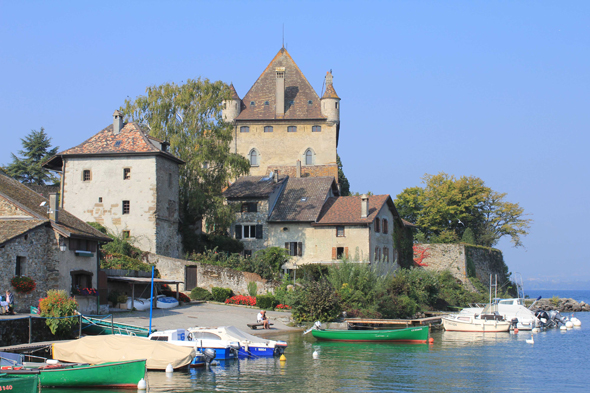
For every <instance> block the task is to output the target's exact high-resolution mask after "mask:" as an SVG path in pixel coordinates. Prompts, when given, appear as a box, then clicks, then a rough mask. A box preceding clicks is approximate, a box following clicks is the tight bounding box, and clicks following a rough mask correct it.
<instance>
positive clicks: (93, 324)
mask: <svg viewBox="0 0 590 393" xmlns="http://www.w3.org/2000/svg"><path fill="white" fill-rule="evenodd" d="M107 318H109V317H105V318H102V319H101V318H95V317H89V316H86V315H82V333H84V334H87V335H91V336H98V335H104V334H107V335H108V334H117V335H123V336H139V337H147V336H149V334H150V332H149V329H148V328H144V327H141V326H134V325H129V324H126V323H119V322H112V321H111V320H109V319H107ZM155 331H156V329H152V333H153V332H155Z"/></svg>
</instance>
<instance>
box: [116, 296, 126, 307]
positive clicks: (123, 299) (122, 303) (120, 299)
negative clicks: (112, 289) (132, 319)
mask: <svg viewBox="0 0 590 393" xmlns="http://www.w3.org/2000/svg"><path fill="white" fill-rule="evenodd" d="M117 303H119V308H120V309H121V310H127V295H125V294H122V295H119V297H117Z"/></svg>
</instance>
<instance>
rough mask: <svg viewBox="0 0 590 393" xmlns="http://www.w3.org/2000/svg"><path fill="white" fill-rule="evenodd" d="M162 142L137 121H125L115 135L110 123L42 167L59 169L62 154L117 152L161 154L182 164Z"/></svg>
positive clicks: (58, 154)
mask: <svg viewBox="0 0 590 393" xmlns="http://www.w3.org/2000/svg"><path fill="white" fill-rule="evenodd" d="M163 143H164V142H163V141H161V140H159V139H157V138H154V137H151V136H149V135H148V134H147V133H146V132H144V131H143V129H142V128H141V127H140V126H139V125H138V124H137V123H126V124H125V126H124V127H123V128H122V129H121V131H120V132H119V134H116V135H115V134H114V133H113V125H112V124H110V125H109V126H108V127H106V128H105V129H103V130H102V131H100V132H99V133H98V134H96V135H94V136H92V137H90V139H87V140H86V141H84V142H82V143H81V144H79V145H78V146H75V147H72V148H70V149H67V150H64V151H62V152H61V153H57V154H56V155H55V156H53V157H52V158H50V159H49V160H48V161H47V162H46V163H45V164H43V167H45V168H48V169H52V170H61V167H62V157H63V156H87V155H103V156H104V155H118V154H121V155H123V154H125V155H128V154H141V155H163V156H164V157H166V158H168V159H170V160H172V161H174V162H177V163H179V164H184V161H182V160H180V159H179V158H177V157H175V156H174V155H172V154H170V153H168V152H167V151H164V150H162V149H161V148H160V147H159V146H161V145H162V144H163Z"/></svg>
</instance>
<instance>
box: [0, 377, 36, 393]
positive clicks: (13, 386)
mask: <svg viewBox="0 0 590 393" xmlns="http://www.w3.org/2000/svg"><path fill="white" fill-rule="evenodd" d="M4 390H9V391H13V392H20V393H37V392H38V391H39V376H38V375H19V376H12V375H0V391H4Z"/></svg>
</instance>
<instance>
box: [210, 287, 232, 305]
mask: <svg viewBox="0 0 590 393" xmlns="http://www.w3.org/2000/svg"><path fill="white" fill-rule="evenodd" d="M211 293H212V294H213V300H215V301H216V302H220V303H223V302H225V299H228V298H230V297H232V295H233V292H232V290H231V289H229V288H220V287H213V288H211Z"/></svg>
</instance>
